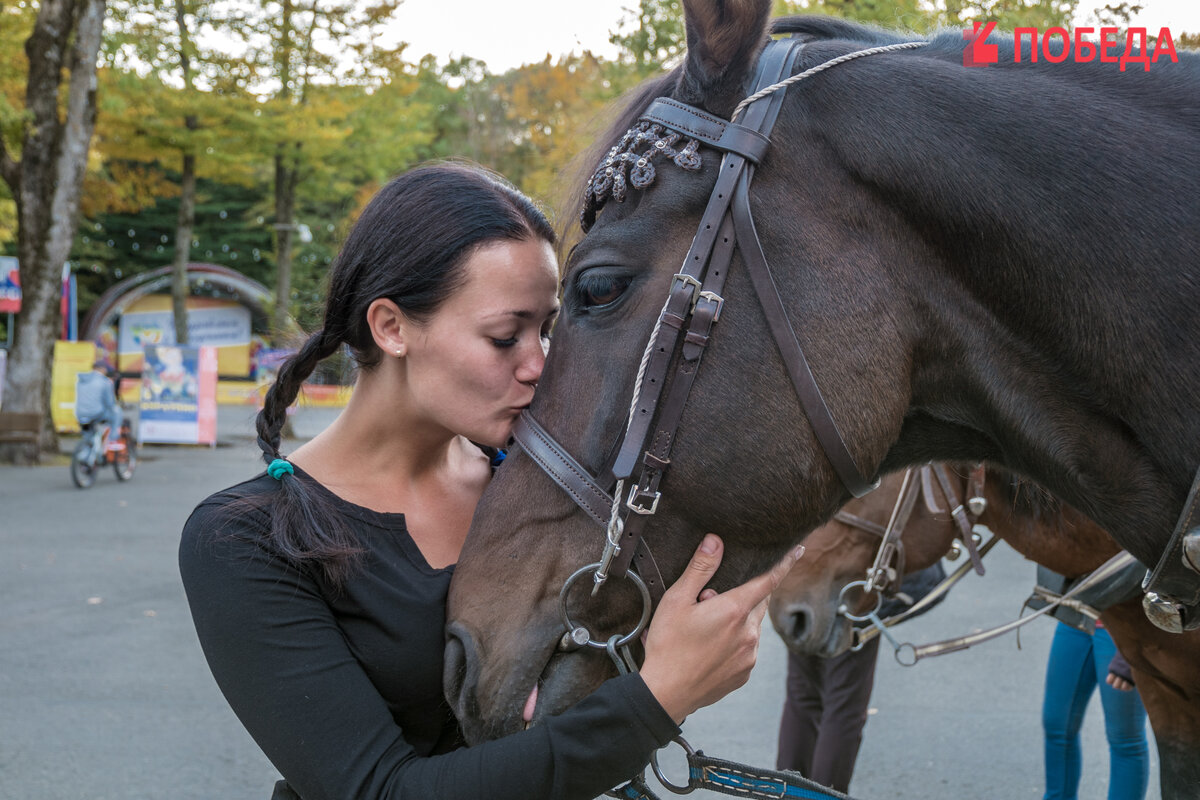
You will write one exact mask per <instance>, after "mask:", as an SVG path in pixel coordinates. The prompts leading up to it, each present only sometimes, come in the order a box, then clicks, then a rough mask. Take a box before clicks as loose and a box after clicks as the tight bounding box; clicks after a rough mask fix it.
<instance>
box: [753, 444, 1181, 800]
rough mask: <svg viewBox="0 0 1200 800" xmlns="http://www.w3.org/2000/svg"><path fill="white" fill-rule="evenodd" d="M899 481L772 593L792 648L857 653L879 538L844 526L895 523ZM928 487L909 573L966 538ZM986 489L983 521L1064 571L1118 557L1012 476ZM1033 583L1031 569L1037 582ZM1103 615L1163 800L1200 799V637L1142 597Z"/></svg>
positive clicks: (1099, 535)
mask: <svg viewBox="0 0 1200 800" xmlns="http://www.w3.org/2000/svg"><path fill="white" fill-rule="evenodd" d="M949 472H950V474H951V476H952V483H951V491H952V492H954V493H956V494H957V497H958V498H965V497H966V496H967V479H966V477H965V475H966V473H963V474H961V475H954V474H953V472H952V471H949ZM899 477H900V476H899V474H896V475H889V476H888V477H887V478H886V479H885V480H884V482H883V484H882V485H881V486H880V488H879V489H878V490H877V491H875V492H872V493H871V494H869V495H867V496H866V497H864V498H861V499H859V500H854V501H851V502H850V503H848V504H847V505H846V506H845V508H843V509H842V512H839V513H840V515H842V516H840V517H839V518H838V519H835V520H833V521H830V522H829V523H828V524H826V525H824V526H822V527H820V528H818V529H817V530H815V531H813V532H812V533H811V534H809V536H808V538H807V539H805V556H804V558H803V559H802V560H801V561H800V562H798V563H797V564H796V566H795V567H793V568H792V571H791V572H790V573H789V574H788V576H787V577H786V578H785V579H784V580H783V582H782V583H781V584H780V585H779V588H778V589H776V590H775V592H774V594H772V595H771V604H770V615H771V622H772V624H773V625H774V626H775V630H776V632H778V633H779V636H780V638H782V639H783V642H784V644H786V645H787V647H788V649H789V650H792V651H794V652H796V653H802V654H811V655H820V656H825V657H830V656H834V655H837V654H838V653H840V652H843V651H844V650H845V649H846V648H848V647H850V646H851V640H852V635H851V634H852V629H851V622H850V620H849V619H848V618H847V617H846V616H845V614H844V613H843V612H839V608H840V607H841V606H842V604H843V603H848V604H849V605H850V608H848V609H847V610H848V611H850V613H852V614H855V615H861V614H862V613H863V611H864V610H865V609H866V607H867V606H869V605H870V602H869V601H870V600H872V599H873V598H870V597H867V596H863V595H861V594H854V593H853V592H846V591H845V590H844V587H846V586H847V584H850V583H851V582H853V581H856V580H861V579H862V578H863V576H864V575H865V574H866V571H867V569H868V568H870V567H871V566H872V561H873V559H874V557H875V553H876V551H877V550H878V548H879V541H880V539H879V536H878V535H877V534H874V533H872V532H870V531H869V530H867V529H866V528H865V527H864V526H863V525H859V524H855V523H854V522H852V521H850V522H844V521H842V520H843V519H847V520H850V519H853V518H858V519H861V520H863V521H865V522H867V523H877V524H881V525H886V523H887V521H888V517H889V515H890V514H891V511H892V509H893V507H894V506H895V503H896V500H897V496H898V494H899V488H900V480H899ZM926 485H927V486H928V487H931V488H932V489H933V491H932V495H933V496H932V497H930V496H929V494H930V493H929V491H928V489H926V490H925V491H926V500H927V501H928V502H925V503H918V504H917V505H916V507H915V509H914V511H913V514H912V516H911V517H910V518H909V520H908V523H907V525H905V527H904V531H903V533H902V535H901V541H902V542H903V549H904V553H905V554H906V557H905V560H904V567H903V571H905V572H909V571H915V570H918V569H921V568H923V567H926V566H928V565H929V564H932V563H933V562H934V561H936V560H937V559H938V558H940V557H941V556H942V554H944V553H946V552H947V551H948V550H949V549H950V548H951V547H952V546H953V543H954V540H955V538H956V537H961V536H962V530H961V528H960V527H959V526H958V525H956V524H955V521H954V520H953V519H951V517H950V515H949V513H948V511H949V510H950V509H951V508H952V507H953V506H954V505H955V504H956V503H957V500H956V499H952V498H948V497H944V496H943V494H942V489H941V487H940V486H939V485H938V484H937V483H931V484H926ZM981 488H982V492H981V496H982V497H983V499H984V500H985V501H986V507H985V510H984V511H983V512H982V513H981V514H979V515H978V516H977V517H976V518H975V519H974V522H977V523H978V524H980V525H983V526H986V528H987V529H988V530H989V531H991V532H992V533H993V534H995V535H996V536H998V537H999V538H1000V539H1001V540H1003V541H1005V542H1007V543H1008V544H1009V545H1010V546H1012V547H1013V549H1015V550H1016V551H1017V552H1019V553H1020V554H1021V555H1023V556H1025V557H1026V558H1028V559H1030V560H1032V561H1036V562H1037V563H1039V564H1041V565H1043V566H1045V567H1048V568H1050V569H1051V570H1053V571H1055V572H1058V573H1060V574H1062V575H1066V576H1068V577H1072V578H1076V577H1079V576H1082V575H1084V574H1086V573H1089V572H1091V571H1092V570H1094V569H1096V568H1097V567H1099V566H1100V565H1101V564H1102V563H1103V562H1104V561H1105V560H1106V559H1108V558H1109V557H1110V556H1112V555H1114V554H1115V553H1116V552H1117V551H1118V549H1119V548H1118V547H1117V545H1116V544H1115V543H1114V542H1113V541H1112V538H1111V537H1109V535H1108V534H1107V533H1105V531H1104V530H1103V529H1102V528H1100V526H1098V525H1096V524H1095V523H1094V522H1092V521H1091V520H1089V519H1087V518H1086V517H1084V516H1083V515H1082V514H1080V513H1079V512H1078V511H1077V510H1075V509H1074V508H1071V507H1070V506H1068V505H1063V504H1061V503H1059V502H1057V501H1056V500H1054V499H1053V498H1052V497H1051V496H1050V495H1049V494H1047V493H1046V492H1045V491H1043V490H1042V489H1040V488H1039V487H1037V486H1035V485H1033V484H1030V483H1029V482H1027V481H1020V480H1019V479H1017V478H1016V477H1015V476H1013V475H1011V474H1009V473H1006V472H1005V471H1004V470H999V469H995V468H989V469H988V470H987V473H986V479H985V480H984V481H983V482H982V486H981ZM931 507H932V508H936V509H938V510H937V511H933V510H931ZM1032 578H1033V573H1032V570H1031V572H1030V579H1031V584H1032ZM1101 610H1102V617H1101V618H1102V619H1103V621H1104V624H1105V626H1106V627H1107V628H1108V630H1109V632H1110V633H1111V634H1112V637H1113V640H1114V641H1115V642H1116V644H1117V648H1118V649H1119V650H1120V651H1121V654H1122V655H1124V656H1125V658H1126V660H1127V661H1128V662H1129V664H1130V666H1131V667H1132V668H1133V673H1134V678H1135V680H1136V683H1137V688H1138V692H1139V694H1140V695H1141V698H1142V702H1143V704H1144V705H1145V707H1146V714H1147V716H1148V717H1149V719H1150V726H1151V728H1153V730H1154V738H1155V741H1156V742H1157V745H1158V752H1159V770H1160V786H1161V790H1162V797H1163V800H1185V799H1186V798H1193V797H1195V796H1196V794H1197V791H1200V762H1197V760H1196V752H1197V748H1200V670H1197V669H1196V665H1197V664H1200V631H1187V632H1185V633H1183V634H1171V633H1167V632H1165V631H1163V630H1161V629H1159V628H1157V627H1155V626H1154V625H1153V624H1152V623H1151V622H1150V620H1148V619H1147V618H1146V616H1145V614H1143V613H1142V610H1141V605H1140V602H1139V601H1138V600H1137V599H1133V600H1126V601H1124V602H1121V603H1118V604H1116V605H1112V606H1109V607H1108V608H1105V609H1101ZM951 657H953V656H951Z"/></svg>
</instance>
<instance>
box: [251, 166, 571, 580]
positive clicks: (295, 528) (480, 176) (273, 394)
mask: <svg viewBox="0 0 1200 800" xmlns="http://www.w3.org/2000/svg"><path fill="white" fill-rule="evenodd" d="M531 239H543V240H545V241H547V242H550V243H551V244H553V243H554V231H553V228H552V227H551V226H550V223H549V222H548V221H547V220H546V217H545V216H544V215H543V214H542V212H541V211H539V210H538V208H537V207H536V206H535V205H534V204H533V202H532V201H531V200H530V199H529V198H528V197H526V196H525V195H523V194H522V193H521V192H519V191H518V190H517V189H515V188H514V187H513V186H511V185H510V184H508V183H507V182H506V181H504V180H503V179H502V178H500V177H499V176H497V175H495V174H492V173H490V172H487V171H486V170H484V169H482V168H480V167H475V166H468V165H464V164H457V163H437V164H430V165H426V166H422V167H418V168H416V169H413V170H411V171H410V172H406V173H404V174H403V175H400V176H399V177H397V178H394V179H393V180H392V181H391V182H389V183H388V184H387V185H386V186H384V187H383V189H381V190H380V191H379V193H378V194H377V195H375V197H374V198H373V199H372V200H371V202H370V203H369V204H368V205H367V207H366V208H365V209H364V210H363V213H362V215H361V216H360V217H359V219H358V221H357V222H356V223H355V224H354V227H353V228H352V229H351V231H350V235H349V236H348V237H347V238H346V241H345V243H344V244H343V246H342V249H341V252H340V253H339V254H338V256H337V258H336V259H335V261H334V263H333V266H332V267H331V268H330V272H329V285H328V291H327V294H326V299H325V312H324V322H323V326H322V328H321V330H319V331H317V332H315V333H313V334H312V335H311V336H309V337H308V339H307V340H306V341H305V342H304V344H303V346H301V347H300V349H299V351H297V352H296V353H295V355H293V356H292V357H290V358H289V359H287V361H285V362H284V363H283V365H282V366H281V368H280V370H279V374H278V376H277V377H276V379H275V382H274V383H273V384H272V385H271V388H270V389H269V390H268V391H267V395H266V399H265V401H264V403H263V408H262V411H260V412H259V413H258V420H257V424H256V427H257V431H258V446H259V447H260V448H261V449H262V452H263V460H264V461H266V462H267V463H268V464H270V463H271V462H272V461H274V460H275V459H277V458H281V455H280V453H279V445H280V432H281V430H282V429H283V424H284V421H285V420H286V418H287V408H288V406H290V405H291V404H292V403H293V402H294V401H295V400H296V397H297V395H298V394H299V392H300V386H301V384H302V383H303V382H304V380H305V379H306V378H307V377H308V376H309V375H311V374H312V372H313V370H314V369H315V368H316V366H317V364H318V363H319V362H320V361H321V360H322V359H324V358H328V357H329V356H331V355H333V354H334V353H336V352H337V351H338V349H339V348H340V347H342V346H343V345H346V346H348V347H349V349H350V351H351V353H352V354H353V356H354V359H355V361H356V362H357V363H358V365H359V367H360V368H361V369H366V370H370V369H372V368H374V367H375V366H377V365H378V364H379V363H380V361H381V359H382V358H384V357H385V356H384V354H383V353H381V352H380V350H379V348H378V347H377V346H376V344H375V342H374V339H373V338H372V336H371V330H370V327H369V326H368V324H367V308H368V306H370V304H371V303H372V302H373V301H375V300H377V299H379V298H387V299H388V300H391V301H392V302H394V303H395V304H396V305H397V306H399V307H400V309H401V311H403V312H404V315H405V316H406V317H408V318H409V319H411V320H414V321H415V322H417V323H421V322H424V321H426V320H428V319H429V317H431V316H432V315H433V313H434V312H435V311H437V309H438V307H439V306H440V305H441V304H442V302H443V301H445V300H446V298H448V297H449V296H450V295H451V294H452V293H453V292H454V291H455V290H456V289H457V288H459V287H460V286H461V285H462V284H463V282H464V280H465V277H464V272H465V271H464V265H465V263H466V261H467V260H468V259H469V258H470V256H471V254H472V253H473V252H475V250H476V249H477V248H479V247H480V246H482V245H485V244H489V243H492V242H497V241H525V240H531ZM280 477H281V480H280V488H279V491H278V492H277V493H275V497H274V498H273V508H272V511H273V513H272V514H271V532H270V539H271V542H272V544H273V545H274V549H275V550H276V551H277V552H278V553H279V555H281V556H283V557H285V558H287V559H289V560H291V561H292V562H294V563H297V564H299V563H304V562H310V563H315V564H316V565H317V566H319V568H320V569H321V570H322V571H323V572H324V574H325V577H326V578H327V579H329V580H330V582H332V583H333V584H334V585H337V584H340V583H341V582H342V581H343V580H344V579H345V578H346V576H347V575H348V573H349V570H350V568H351V566H352V564H353V562H354V561H355V559H356V558H357V556H358V555H359V553H360V552H361V550H360V548H359V546H358V541H357V539H356V537H355V536H354V535H353V533H352V532H351V531H350V530H349V528H348V527H347V526H346V525H345V523H344V522H342V521H341V518H340V516H339V515H338V514H337V513H336V512H334V511H333V510H332V509H330V508H329V503H328V501H327V500H326V499H325V498H324V497H322V496H319V495H317V493H316V492H313V491H309V490H306V488H305V486H304V484H303V482H302V481H300V480H299V479H297V478H296V477H295V476H293V475H290V474H287V473H282V474H281V475H280Z"/></svg>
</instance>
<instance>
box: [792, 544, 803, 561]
mask: <svg viewBox="0 0 1200 800" xmlns="http://www.w3.org/2000/svg"><path fill="white" fill-rule="evenodd" d="M802 555H804V545H802V544H798V545H796V549H795V550H793V551H792V560H793V561H799V560H800V556H802Z"/></svg>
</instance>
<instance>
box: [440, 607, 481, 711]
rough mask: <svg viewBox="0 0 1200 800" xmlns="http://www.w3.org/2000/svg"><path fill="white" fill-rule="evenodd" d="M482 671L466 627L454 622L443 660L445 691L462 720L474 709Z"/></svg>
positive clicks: (448, 634)
mask: <svg viewBox="0 0 1200 800" xmlns="http://www.w3.org/2000/svg"><path fill="white" fill-rule="evenodd" d="M478 670H479V662H478V659H476V658H475V644H474V642H473V641H472V639H471V634H469V633H468V632H467V631H466V630H465V629H464V628H462V627H461V626H459V625H456V624H454V623H450V625H449V626H447V628H446V651H445V654H444V656H443V661H442V691H443V692H444V693H445V695H446V702H448V703H449V704H450V708H451V709H453V710H454V713H455V714H456V715H457V716H458V718H459V719H462V718H463V715H464V714H466V713H470V712H471V711H473V710H474V702H473V699H474V688H475V681H476V678H477V677H478V675H477V673H478Z"/></svg>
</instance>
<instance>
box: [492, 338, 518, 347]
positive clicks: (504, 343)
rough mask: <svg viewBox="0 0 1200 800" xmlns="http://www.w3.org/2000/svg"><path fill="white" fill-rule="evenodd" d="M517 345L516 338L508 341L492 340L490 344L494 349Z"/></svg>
mask: <svg viewBox="0 0 1200 800" xmlns="http://www.w3.org/2000/svg"><path fill="white" fill-rule="evenodd" d="M516 343H517V337H515V336H513V337H511V338H509V339H492V344H494V345H496V347H512V346H513V345H514V344H516Z"/></svg>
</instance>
